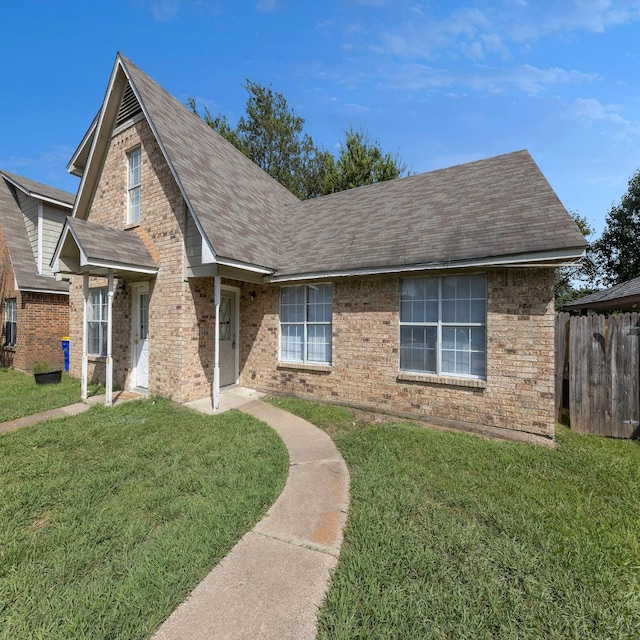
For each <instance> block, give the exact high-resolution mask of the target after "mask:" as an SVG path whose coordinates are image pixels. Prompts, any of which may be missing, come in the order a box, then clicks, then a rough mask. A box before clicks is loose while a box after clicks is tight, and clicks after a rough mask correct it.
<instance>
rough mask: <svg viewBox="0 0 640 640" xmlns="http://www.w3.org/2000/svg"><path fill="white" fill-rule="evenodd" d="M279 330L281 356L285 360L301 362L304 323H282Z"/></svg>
mask: <svg viewBox="0 0 640 640" xmlns="http://www.w3.org/2000/svg"><path fill="white" fill-rule="evenodd" d="M281 332H282V338H281V339H282V349H281V358H282V359H283V360H285V361H287V362H302V356H303V350H302V348H303V342H304V325H301V324H283V325H282V329H281Z"/></svg>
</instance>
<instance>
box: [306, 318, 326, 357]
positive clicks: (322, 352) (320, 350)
mask: <svg viewBox="0 0 640 640" xmlns="http://www.w3.org/2000/svg"><path fill="white" fill-rule="evenodd" d="M307 341H308V344H307V360H309V361H310V362H324V363H329V362H331V326H330V325H327V324H321V325H309V327H308V328H307Z"/></svg>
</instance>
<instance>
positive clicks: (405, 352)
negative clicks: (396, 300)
mask: <svg viewBox="0 0 640 640" xmlns="http://www.w3.org/2000/svg"><path fill="white" fill-rule="evenodd" d="M400 369H401V370H402V371H412V372H419V373H433V374H436V375H443V376H462V377H465V376H466V377H472V378H485V377H486V371H487V280H486V276H485V275H484V274H481V275H465V276H446V277H438V278H405V279H403V280H402V281H401V285H400Z"/></svg>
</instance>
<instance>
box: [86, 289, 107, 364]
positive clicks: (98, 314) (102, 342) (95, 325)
mask: <svg viewBox="0 0 640 640" xmlns="http://www.w3.org/2000/svg"><path fill="white" fill-rule="evenodd" d="M107 304H108V301H107V288H106V287H100V288H99V289H90V291H89V307H88V309H87V329H88V338H89V344H88V351H89V354H90V355H92V356H106V355H107V313H108V308H107Z"/></svg>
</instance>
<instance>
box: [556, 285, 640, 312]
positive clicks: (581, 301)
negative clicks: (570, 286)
mask: <svg viewBox="0 0 640 640" xmlns="http://www.w3.org/2000/svg"><path fill="white" fill-rule="evenodd" d="M563 309H565V310H566V311H588V310H589V309H592V310H594V311H640V278H634V279H633V280H628V281H627V282H623V283H622V284H617V285H615V286H614V287H609V288H608V289H602V291H596V292H595V293H591V294H589V295H588V296H584V297H582V298H578V300H572V301H571V302H567V303H566V304H565V305H564V306H563Z"/></svg>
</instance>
